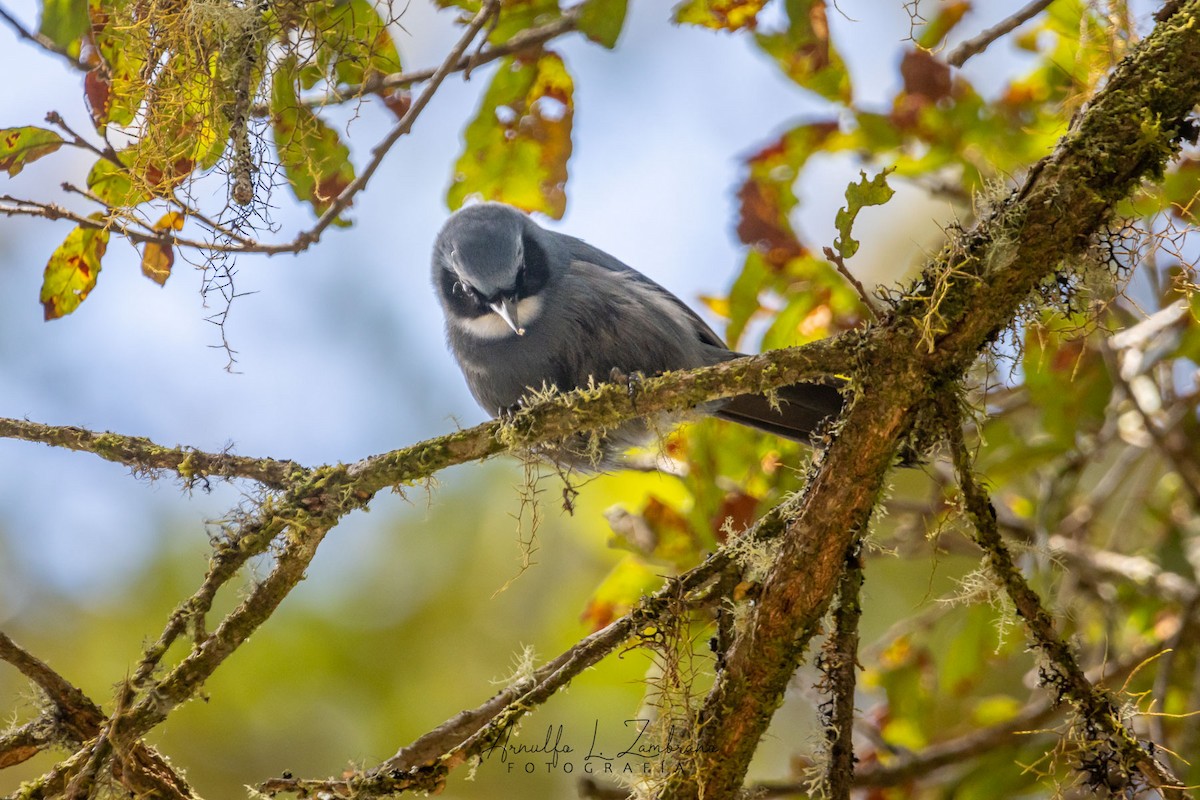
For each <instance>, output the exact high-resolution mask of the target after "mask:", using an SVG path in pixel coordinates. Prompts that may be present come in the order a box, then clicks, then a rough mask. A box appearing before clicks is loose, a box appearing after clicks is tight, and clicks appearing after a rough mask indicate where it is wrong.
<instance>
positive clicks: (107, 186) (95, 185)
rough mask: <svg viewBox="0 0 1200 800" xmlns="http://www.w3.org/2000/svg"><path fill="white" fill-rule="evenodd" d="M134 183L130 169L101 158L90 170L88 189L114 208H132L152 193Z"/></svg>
mask: <svg viewBox="0 0 1200 800" xmlns="http://www.w3.org/2000/svg"><path fill="white" fill-rule="evenodd" d="M126 152H128V151H126ZM139 183H140V182H139ZM133 184H134V181H133V177H132V176H131V175H130V172H129V170H128V169H127V168H122V167H119V166H117V165H116V164H114V163H113V162H112V161H110V160H109V159H107V158H101V159H99V160H98V161H97V162H96V163H95V164H93V165H92V169H91V170H90V171H89V172H88V177H87V187H88V189H89V190H91V192H92V194H94V195H96V197H98V198H100V199H101V200H102V201H104V203H105V204H106V205H108V206H111V207H113V208H122V207H126V208H130V207H133V206H136V205H137V204H138V203H142V202H145V201H146V200H149V199H150V193H149V192H148V191H146V188H145V187H144V186H141V185H139V186H136V187H135V186H134V185H133Z"/></svg>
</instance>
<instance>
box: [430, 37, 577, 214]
mask: <svg viewBox="0 0 1200 800" xmlns="http://www.w3.org/2000/svg"><path fill="white" fill-rule="evenodd" d="M573 91H574V84H573V83H572V81H571V76H570V75H569V74H568V73H567V70H566V67H565V66H564V65H563V62H562V59H561V58H559V57H558V55H557V54H555V53H551V52H546V53H543V54H542V55H541V56H540V57H539V58H538V59H537V60H536V61H525V60H522V59H517V58H513V57H509V58H506V59H504V61H502V62H501V64H500V69H499V70H498V71H497V72H496V75H495V77H493V78H492V83H491V85H490V86H489V87H488V90H487V93H486V94H485V95H484V98H483V103H482V105H481V106H480V108H479V111H478V113H477V114H476V115H475V119H474V120H472V121H471V124H470V125H468V126H467V132H466V137H465V138H466V147H465V149H464V151H463V154H462V156H460V157H459V159H458V162H457V164H456V165H455V174H454V178H453V180H452V181H451V184H450V189H449V192H448V194H447V203H448V204H449V205H450V207H451V208H458V207H459V206H461V205H462V204H463V202H464V201H465V200H466V199H467V198H468V197H473V196H474V197H481V198H483V199H485V200H499V201H501V202H505V203H508V204H510V205H514V206H516V207H518V208H522V209H525V210H526V211H542V212H544V213H546V214H548V215H550V216H552V217H554V218H556V219H557V218H560V217H562V214H563V211H564V210H565V208H566V203H567V197H566V191H565V185H566V181H567V160H568V159H569V158H570V156H571V122H572V117H573V114H574V108H575V106H574V101H573V99H572V94H573Z"/></svg>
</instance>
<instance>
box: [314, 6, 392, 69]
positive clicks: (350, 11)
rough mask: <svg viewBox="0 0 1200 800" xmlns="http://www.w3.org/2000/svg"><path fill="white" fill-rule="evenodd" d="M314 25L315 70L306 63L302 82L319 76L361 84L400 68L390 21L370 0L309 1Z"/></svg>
mask: <svg viewBox="0 0 1200 800" xmlns="http://www.w3.org/2000/svg"><path fill="white" fill-rule="evenodd" d="M304 11H305V14H306V15H307V16H308V18H309V22H310V23H311V25H312V26H313V47H314V55H315V61H316V69H315V70H314V69H312V65H308V64H306V65H305V67H304V69H303V70H302V77H303V84H302V85H305V88H310V87H311V86H312V85H313V84H314V83H315V82H316V78H317V77H318V76H320V77H323V78H325V79H326V80H328V81H329V82H331V83H343V84H360V83H362V82H364V81H365V80H367V79H368V78H370V77H371V76H373V75H390V74H391V73H393V72H399V71H400V54H399V52H398V51H397V50H396V44H395V42H394V41H392V35H391V33H390V32H389V31H388V27H387V22H386V21H385V20H384V19H383V18H382V17H380V15H379V12H378V11H377V10H376V8H375V6H374V4H372V3H371V2H369V1H368V0H321V1H320V2H315V3H307V4H305V6H304Z"/></svg>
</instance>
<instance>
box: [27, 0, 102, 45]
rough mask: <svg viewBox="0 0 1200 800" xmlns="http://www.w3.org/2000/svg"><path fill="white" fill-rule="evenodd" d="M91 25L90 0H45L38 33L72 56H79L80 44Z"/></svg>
mask: <svg viewBox="0 0 1200 800" xmlns="http://www.w3.org/2000/svg"><path fill="white" fill-rule="evenodd" d="M90 26H91V22H90V20H89V19H88V0H43V2H42V24H41V26H40V27H39V28H38V33H41V34H42V35H43V36H45V37H46V38H48V39H49V40H50V41H52V42H54V43H55V44H56V45H58V46H59V47H61V48H62V49H63V50H65V51H67V53H69V54H70V55H71V56H72V57H74V58H78V57H79V50H80V45H81V43H82V40H83V37H84V35H85V34H87V32H88V29H89V27H90Z"/></svg>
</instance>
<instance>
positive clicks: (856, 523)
mask: <svg viewBox="0 0 1200 800" xmlns="http://www.w3.org/2000/svg"><path fill="white" fill-rule="evenodd" d="M1172 11H1173V13H1171V14H1169V15H1166V16H1165V18H1164V19H1163V20H1162V21H1161V22H1160V23H1159V24H1158V25H1157V26H1156V27H1155V29H1154V31H1153V32H1152V33H1151V34H1150V36H1148V37H1147V38H1146V39H1145V40H1144V41H1143V42H1142V43H1141V44H1140V45H1139V46H1138V48H1137V49H1136V51H1135V52H1134V53H1133V54H1132V55H1131V56H1129V57H1128V58H1127V59H1125V61H1123V62H1122V63H1121V64H1120V65H1119V66H1118V67H1117V69H1116V70H1115V71H1114V73H1113V74H1112V76H1111V77H1110V79H1109V81H1108V83H1107V85H1106V86H1105V88H1104V89H1103V90H1102V91H1100V92H1099V93H1098V94H1097V95H1096V97H1095V98H1094V100H1093V102H1092V103H1091V105H1090V106H1089V107H1088V109H1087V110H1086V111H1085V112H1084V113H1083V114H1082V115H1081V116H1080V117H1079V118H1078V119H1077V121H1076V123H1075V124H1074V125H1073V126H1072V128H1071V129H1070V130H1069V132H1068V133H1067V135H1066V136H1064V137H1063V139H1062V140H1061V141H1060V142H1059V144H1058V146H1057V147H1056V148H1055V150H1054V152H1053V153H1052V154H1051V155H1049V156H1048V157H1046V158H1045V159H1043V160H1042V161H1040V162H1039V163H1038V164H1036V165H1035V166H1034V168H1033V169H1031V170H1030V172H1029V174H1028V176H1027V177H1026V179H1025V181H1024V183H1023V185H1022V186H1021V187H1020V188H1018V189H1017V190H1015V191H1014V192H1012V194H1011V195H1010V196H1009V197H1008V198H1007V199H1006V200H1005V201H1004V202H1003V203H1001V204H1000V205H998V206H996V207H995V208H993V209H991V210H989V211H986V212H985V213H984V214H983V215H982V216H981V218H980V219H979V220H978V222H977V223H976V224H975V226H974V227H973V229H972V230H970V231H969V232H967V233H966V234H965V235H964V236H963V237H962V238H961V240H958V241H952V242H950V243H949V244H948V245H947V247H946V249H945V250H944V251H943V252H942V253H941V254H940V255H939V256H938V257H937V258H935V259H934V260H933V261H932V262H931V263H930V264H929V265H928V267H927V268H926V270H925V273H924V276H923V278H922V280H921V282H920V283H919V284H918V285H917V286H916V287H915V288H914V290H913V291H911V292H910V293H909V295H908V297H907V298H906V299H904V300H903V301H902V302H901V303H899V304H898V307H897V309H896V313H895V314H894V315H893V316H892V317H891V318H890V320H888V321H887V322H886V323H884V324H883V325H880V326H878V327H875V328H873V329H871V330H870V331H869V332H868V333H867V334H866V335H865V336H864V337H863V340H862V341H861V343H860V347H859V351H858V352H859V367H858V369H857V370H855V373H856V374H857V375H858V376H859V377H860V380H861V386H860V387H859V391H857V392H856V393H855V400H854V403H853V405H852V406H851V407H850V408H849V409H848V411H847V412H846V414H845V421H844V422H843V424H842V426H841V429H840V431H839V433H838V435H837V436H836V437H835V439H834V441H833V443H832V444H831V445H830V447H829V449H828V450H827V451H826V453H825V457H824V459H823V461H822V463H821V465H820V469H819V471H818V472H817V474H816V475H815V476H814V477H813V479H812V480H811V481H810V482H809V484H808V486H807V487H806V489H805V491H804V497H803V501H802V504H801V510H800V514H799V516H798V517H797V518H796V519H795V521H794V522H793V523H792V525H791V526H790V528H789V530H788V531H787V534H786V535H785V536H784V538H783V542H782V545H781V549H780V552H779V554H778V557H777V559H776V561H775V563H774V565H773V566H772V569H771V570H770V572H769V574H768V576H767V578H766V580H765V582H764V585H763V590H762V593H761V595H760V596H759V598H758V601H757V603H756V604H755V605H754V607H753V608H752V609H750V611H749V615H748V620H747V622H746V624H745V625H744V627H743V628H742V630H741V631H739V633H738V635H737V636H736V637H735V640H734V642H733V646H732V647H731V648H730V650H729V652H728V653H727V654H726V658H725V665H726V668H725V670H724V671H723V672H721V673H720V674H719V675H718V677H717V681H716V683H715V684H714V686H713V689H712V690H711V692H710V693H709V695H708V697H707V699H706V701H705V705H704V709H703V711H702V715H701V723H700V725H701V730H700V745H699V748H698V750H699V755H698V756H697V758H696V763H694V764H691V765H689V768H688V769H681V770H680V771H679V772H678V773H677V774H676V775H675V776H674V777H673V778H672V780H671V782H670V783H669V784H668V785H667V786H666V787H665V789H664V791H663V794H662V796H663V797H667V798H672V800H677V799H678V798H698V797H706V798H724V797H732V796H735V795H736V793H737V792H738V791H739V789H740V787H741V785H742V780H743V778H744V775H745V772H746V769H747V768H748V766H749V763H750V760H751V757H752V756H753V754H754V752H755V750H756V749H757V747H758V743H759V740H760V739H761V737H762V735H763V734H764V733H765V732H766V729H767V726H768V725H769V724H770V721H771V718H772V716H773V715H774V712H775V711H776V709H777V708H778V707H779V705H780V703H781V702H782V700H783V694H784V691H785V689H786V688H787V684H788V681H789V679H790V677H791V675H792V673H793V671H794V670H795V668H796V666H797V664H798V663H799V661H800V659H801V657H802V656H803V654H804V652H805V650H806V648H807V646H808V643H809V641H810V640H811V638H812V636H813V635H814V634H815V632H816V630H817V628H818V626H819V624H820V619H821V616H822V615H823V614H824V612H825V610H826V608H827V607H828V605H829V601H830V598H831V597H832V596H833V593H834V591H835V588H836V585H837V581H838V579H839V577H840V575H841V573H842V567H843V564H842V558H843V556H844V554H845V552H846V548H847V547H848V546H849V543H850V541H851V539H852V537H853V535H854V532H855V531H857V530H860V529H862V526H863V525H865V524H866V522H867V519H868V517H869V516H870V513H871V511H872V509H873V508H874V506H875V504H876V502H877V500H878V498H879V495H880V492H881V491H882V487H883V478H884V475H885V473H886V472H887V470H888V467H889V466H890V465H891V463H892V461H893V458H894V455H895V453H896V452H897V450H898V449H899V447H900V445H901V440H902V438H903V437H904V436H905V435H906V434H907V433H909V432H910V431H911V430H912V427H913V425H914V421H915V419H916V417H917V414H918V412H919V411H921V410H922V408H923V406H924V405H925V404H926V403H927V401H928V400H929V398H930V397H932V396H936V395H937V394H939V393H941V392H945V391H952V389H953V387H954V386H955V385H956V383H957V382H958V381H959V380H960V379H961V378H962V376H963V374H964V373H965V371H966V369H967V368H968V367H969V366H970V365H971V364H972V363H973V362H974V361H975V359H976V357H977V356H978V354H979V352H980V350H981V349H982V348H984V347H985V346H986V345H987V344H988V343H990V342H992V341H993V340H994V339H995V338H996V336H997V335H998V334H999V332H1000V331H1001V330H1003V329H1004V328H1005V327H1006V326H1008V325H1010V324H1011V323H1012V320H1013V319H1014V318H1015V317H1016V316H1017V315H1018V313H1019V311H1020V309H1021V307H1022V306H1023V305H1024V304H1025V303H1026V302H1028V301H1029V298H1030V297H1031V295H1032V294H1033V292H1034V290H1035V289H1036V288H1037V286H1038V285H1039V284H1040V283H1042V282H1043V281H1046V280H1049V279H1051V278H1052V277H1053V276H1054V275H1055V272H1056V270H1058V269H1059V268H1060V266H1061V264H1062V263H1063V262H1064V261H1066V260H1068V259H1070V258H1072V257H1075V256H1078V255H1080V254H1082V253H1083V252H1085V250H1086V249H1087V248H1088V246H1089V243H1090V241H1091V238H1092V237H1093V235H1095V234H1096V233H1097V232H1098V231H1099V230H1100V228H1101V225H1102V224H1103V223H1104V222H1105V221H1106V220H1107V219H1108V218H1109V217H1110V215H1111V214H1112V211H1113V208H1114V206H1115V205H1116V203H1118V202H1119V201H1120V200H1122V199H1124V198H1126V197H1128V196H1129V195H1130V194H1132V193H1133V192H1134V191H1135V190H1136V189H1137V187H1138V186H1139V185H1140V183H1141V181H1142V180H1144V179H1148V178H1156V177H1159V176H1161V174H1162V171H1163V169H1164V167H1165V164H1166V162H1167V161H1168V159H1170V158H1171V157H1173V156H1174V155H1175V154H1176V153H1177V152H1178V147H1179V141H1180V139H1181V138H1182V137H1184V136H1187V135H1189V134H1190V131H1191V125H1190V122H1189V119H1188V118H1189V116H1190V114H1191V113H1192V110H1193V109H1194V107H1195V105H1196V102H1197V100H1198V99H1200V24H1198V23H1197V20H1198V19H1200V0H1191V2H1182V3H1179V4H1178V5H1176V6H1175V7H1174V8H1173V9H1172ZM1149 772H1151V773H1152V774H1154V771H1153V770H1149ZM1158 782H1159V784H1160V785H1162V786H1169V785H1170V784H1171V783H1172V781H1171V780H1170V779H1169V778H1166V777H1163V776H1161V775H1160V776H1159V779H1158Z"/></svg>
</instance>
